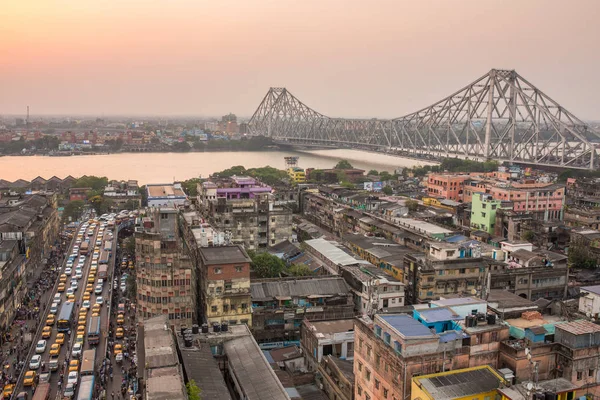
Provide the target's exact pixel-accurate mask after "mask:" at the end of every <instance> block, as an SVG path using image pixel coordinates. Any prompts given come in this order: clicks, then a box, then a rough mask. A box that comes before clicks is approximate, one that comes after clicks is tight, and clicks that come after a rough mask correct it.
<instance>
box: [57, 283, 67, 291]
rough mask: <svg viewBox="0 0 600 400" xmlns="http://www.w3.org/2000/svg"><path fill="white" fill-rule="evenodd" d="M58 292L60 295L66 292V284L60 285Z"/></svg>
mask: <svg viewBox="0 0 600 400" xmlns="http://www.w3.org/2000/svg"><path fill="white" fill-rule="evenodd" d="M57 290H58V292H59V293H62V292H64V291H65V284H64V283H59V284H58V289H57Z"/></svg>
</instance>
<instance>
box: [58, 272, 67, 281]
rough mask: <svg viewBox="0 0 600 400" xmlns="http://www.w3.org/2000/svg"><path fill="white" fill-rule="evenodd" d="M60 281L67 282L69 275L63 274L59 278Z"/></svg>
mask: <svg viewBox="0 0 600 400" xmlns="http://www.w3.org/2000/svg"><path fill="white" fill-rule="evenodd" d="M59 282H60V283H67V275H65V274H62V275H61V276H60V279H59Z"/></svg>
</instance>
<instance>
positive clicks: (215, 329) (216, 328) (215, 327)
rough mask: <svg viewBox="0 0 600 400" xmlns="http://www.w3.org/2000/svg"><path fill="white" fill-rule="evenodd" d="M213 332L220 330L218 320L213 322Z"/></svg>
mask: <svg viewBox="0 0 600 400" xmlns="http://www.w3.org/2000/svg"><path fill="white" fill-rule="evenodd" d="M213 332H221V324H219V323H218V322H214V323H213Z"/></svg>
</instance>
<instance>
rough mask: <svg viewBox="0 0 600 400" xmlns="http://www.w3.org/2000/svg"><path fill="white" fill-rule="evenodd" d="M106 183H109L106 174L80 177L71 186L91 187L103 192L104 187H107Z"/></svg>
mask: <svg viewBox="0 0 600 400" xmlns="http://www.w3.org/2000/svg"><path fill="white" fill-rule="evenodd" d="M106 185H108V178H107V177H105V176H103V177H98V176H82V177H81V178H79V179H77V180H76V181H75V182H73V185H72V186H71V187H75V188H86V187H89V188H91V189H92V190H94V191H97V192H100V193H101V192H102V191H103V190H104V188H105V187H106Z"/></svg>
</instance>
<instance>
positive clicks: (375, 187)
mask: <svg viewBox="0 0 600 400" xmlns="http://www.w3.org/2000/svg"><path fill="white" fill-rule="evenodd" d="M382 189H383V183H381V182H373V191H374V192H381V190H382Z"/></svg>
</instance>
